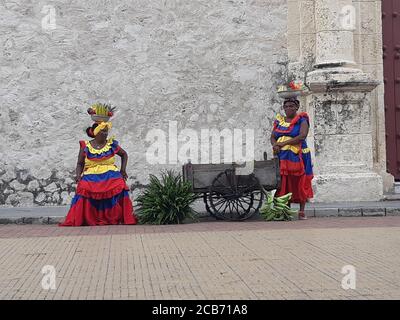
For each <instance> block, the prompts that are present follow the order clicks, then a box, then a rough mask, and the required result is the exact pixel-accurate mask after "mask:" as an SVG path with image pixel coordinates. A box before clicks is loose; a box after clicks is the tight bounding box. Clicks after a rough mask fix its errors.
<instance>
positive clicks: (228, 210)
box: [182, 152, 280, 221]
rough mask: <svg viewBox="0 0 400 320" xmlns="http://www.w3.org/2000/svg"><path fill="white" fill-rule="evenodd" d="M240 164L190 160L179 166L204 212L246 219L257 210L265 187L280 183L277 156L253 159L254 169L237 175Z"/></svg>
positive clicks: (233, 218)
mask: <svg viewBox="0 0 400 320" xmlns="http://www.w3.org/2000/svg"><path fill="white" fill-rule="evenodd" d="M240 167H243V165H238V164H236V163H230V164H226V163H224V164H192V163H190V161H189V163H187V164H185V165H184V166H183V167H182V174H183V178H184V180H185V181H189V182H190V183H191V185H192V191H193V192H194V193H196V194H199V198H200V197H202V198H203V200H204V203H205V207H206V210H207V212H209V213H210V214H211V215H212V216H214V217H215V218H217V219H221V220H232V221H239V220H246V219H248V218H250V217H251V216H252V215H253V214H255V213H256V212H258V211H259V209H260V208H261V205H262V203H263V199H264V193H263V192H262V190H261V186H262V187H263V188H264V189H265V190H273V189H277V188H279V186H280V173H279V160H278V159H277V158H274V159H271V160H267V155H266V153H265V152H264V160H263V161H255V162H254V170H253V173H251V174H249V175H238V174H237V172H238V168H240Z"/></svg>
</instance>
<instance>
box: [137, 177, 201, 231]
mask: <svg viewBox="0 0 400 320" xmlns="http://www.w3.org/2000/svg"><path fill="white" fill-rule="evenodd" d="M194 200H196V197H195V194H194V193H193V192H192V191H191V185H190V183H189V182H185V181H183V179H182V176H181V175H180V174H176V173H174V172H173V171H166V172H163V173H162V174H161V180H160V179H158V178H157V177H156V176H154V175H152V174H151V175H150V184H149V185H148V186H147V188H146V190H145V191H144V193H143V194H141V195H139V196H138V197H137V202H138V204H139V209H138V210H137V215H138V217H139V222H140V223H143V224H180V223H182V222H183V221H184V220H185V219H187V218H189V219H194V217H195V213H196V212H195V211H194V210H193V209H192V207H191V204H192V203H193V202H194Z"/></svg>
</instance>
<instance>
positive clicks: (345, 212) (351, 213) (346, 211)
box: [338, 208, 362, 217]
mask: <svg viewBox="0 0 400 320" xmlns="http://www.w3.org/2000/svg"><path fill="white" fill-rule="evenodd" d="M361 216H362V210H361V208H339V210H338V217H361Z"/></svg>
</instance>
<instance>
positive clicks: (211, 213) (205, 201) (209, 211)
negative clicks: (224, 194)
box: [203, 193, 215, 217]
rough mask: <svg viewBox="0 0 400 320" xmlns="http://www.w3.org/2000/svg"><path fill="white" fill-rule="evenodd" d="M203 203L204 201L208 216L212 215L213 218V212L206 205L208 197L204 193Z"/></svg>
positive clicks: (207, 204)
mask: <svg viewBox="0 0 400 320" xmlns="http://www.w3.org/2000/svg"><path fill="white" fill-rule="evenodd" d="M203 201H204V204H205V206H206V210H207V212H208V213H209V214H210V215H212V216H213V217H215V214H214V212H213V211H212V210H211V208H210V205H209V203H208V195H207V193H204V194H203Z"/></svg>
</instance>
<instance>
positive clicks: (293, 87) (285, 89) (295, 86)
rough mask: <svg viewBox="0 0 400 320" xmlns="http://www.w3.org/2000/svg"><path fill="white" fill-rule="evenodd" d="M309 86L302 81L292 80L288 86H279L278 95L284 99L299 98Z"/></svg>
mask: <svg viewBox="0 0 400 320" xmlns="http://www.w3.org/2000/svg"><path fill="white" fill-rule="evenodd" d="M306 89H307V87H306V86H305V85H304V84H303V82H302V81H291V82H290V83H289V85H288V86H286V85H282V86H279V87H278V95H279V97H281V98H283V99H289V98H297V97H298V96H301V95H302V94H303V93H304V91H306Z"/></svg>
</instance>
